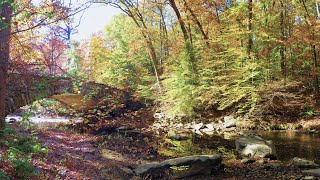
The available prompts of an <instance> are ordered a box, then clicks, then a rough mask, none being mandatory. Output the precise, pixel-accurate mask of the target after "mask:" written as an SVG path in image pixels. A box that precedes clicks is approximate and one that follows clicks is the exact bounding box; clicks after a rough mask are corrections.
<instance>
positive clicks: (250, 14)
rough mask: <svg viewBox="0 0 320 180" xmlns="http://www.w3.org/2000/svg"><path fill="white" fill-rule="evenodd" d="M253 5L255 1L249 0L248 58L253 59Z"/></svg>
mask: <svg viewBox="0 0 320 180" xmlns="http://www.w3.org/2000/svg"><path fill="white" fill-rule="evenodd" d="M252 5H253V2H252V0H248V25H247V30H248V33H249V34H248V44H247V58H248V59H251V52H252V47H253V40H252V18H253V13H252Z"/></svg>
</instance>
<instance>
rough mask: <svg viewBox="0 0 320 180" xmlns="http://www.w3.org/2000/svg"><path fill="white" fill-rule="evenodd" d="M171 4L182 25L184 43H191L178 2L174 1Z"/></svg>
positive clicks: (171, 0)
mask: <svg viewBox="0 0 320 180" xmlns="http://www.w3.org/2000/svg"><path fill="white" fill-rule="evenodd" d="M169 3H170V4H171V6H172V8H173V10H174V12H175V14H176V16H177V18H178V21H179V25H180V28H181V30H182V33H183V38H184V41H185V42H188V41H189V35H188V31H187V28H186V25H185V24H184V21H183V20H182V18H181V14H180V11H179V10H178V7H177V5H176V2H175V1H174V0H169Z"/></svg>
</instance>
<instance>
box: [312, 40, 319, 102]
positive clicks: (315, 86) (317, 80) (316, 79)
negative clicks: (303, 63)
mask: <svg viewBox="0 0 320 180" xmlns="http://www.w3.org/2000/svg"><path fill="white" fill-rule="evenodd" d="M312 49H313V62H314V67H315V68H316V69H318V57H317V48H316V45H315V44H314V45H313V48H312ZM314 88H315V89H314V90H315V97H316V102H317V103H319V101H320V100H319V97H320V90H319V77H318V72H316V74H314Z"/></svg>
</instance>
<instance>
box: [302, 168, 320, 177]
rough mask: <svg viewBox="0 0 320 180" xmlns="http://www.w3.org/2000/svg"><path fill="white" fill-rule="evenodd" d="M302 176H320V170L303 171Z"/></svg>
mask: <svg viewBox="0 0 320 180" xmlns="http://www.w3.org/2000/svg"><path fill="white" fill-rule="evenodd" d="M302 174H305V175H313V176H320V168H318V169H309V170H304V171H302Z"/></svg>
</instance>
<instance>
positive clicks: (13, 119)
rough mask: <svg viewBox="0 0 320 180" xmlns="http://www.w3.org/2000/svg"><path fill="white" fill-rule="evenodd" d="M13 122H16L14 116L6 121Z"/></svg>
mask: <svg viewBox="0 0 320 180" xmlns="http://www.w3.org/2000/svg"><path fill="white" fill-rule="evenodd" d="M15 122H17V120H16V119H15V118H10V119H9V121H8V123H9V124H13V123H15Z"/></svg>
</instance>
